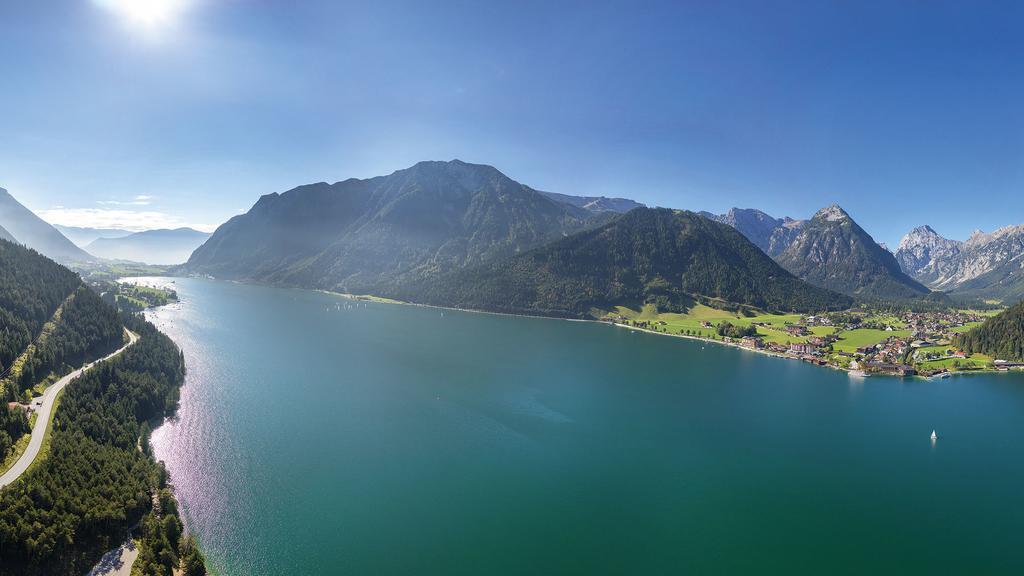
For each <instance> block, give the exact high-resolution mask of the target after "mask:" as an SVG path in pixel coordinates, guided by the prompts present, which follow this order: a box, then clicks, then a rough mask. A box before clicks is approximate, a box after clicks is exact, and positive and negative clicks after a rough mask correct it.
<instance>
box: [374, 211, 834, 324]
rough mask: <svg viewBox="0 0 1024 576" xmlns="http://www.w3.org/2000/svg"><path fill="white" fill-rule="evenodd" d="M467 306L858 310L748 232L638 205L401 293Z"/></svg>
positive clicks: (551, 311)
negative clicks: (723, 305) (726, 305)
mask: <svg viewBox="0 0 1024 576" xmlns="http://www.w3.org/2000/svg"><path fill="white" fill-rule="evenodd" d="M392 294H393V295H394V296H396V297H398V298H403V299H409V300H413V301H419V302H427V303H431V304H438V305H444V306H453V307H458V308H469V309H479V310H490V311H498V312H509V313H529V314H543V315H551V316H562V317H573V318H585V317H588V316H589V315H591V313H592V310H593V309H595V308H596V309H602V310H609V309H611V308H612V307H614V306H616V305H627V306H638V305H640V304H643V303H655V304H657V305H658V308H659V310H667V311H671V310H677V311H681V310H685V309H687V308H688V307H689V306H692V305H693V303H694V301H695V299H720V300H724V301H728V302H732V303H739V304H745V305H749V306H753V307H757V308H762V309H767V310H793V311H814V310H825V309H837V308H844V307H848V306H849V305H850V304H851V301H850V299H849V298H847V297H845V296H842V295H840V294H836V293H834V292H830V291H828V290H823V289H821V288H816V287H814V286H811V285H809V284H807V283H805V282H803V281H802V280H800V279H798V278H795V277H794V276H793V275H792V274H790V273H788V272H786V271H785V270H784V269H782V268H781V267H780V266H779V265H778V264H776V263H775V262H773V261H772V260H771V259H770V258H769V257H768V256H766V255H765V254H764V253H763V252H761V251H760V250H759V249H758V248H757V247H756V246H754V245H753V244H751V243H750V241H748V240H747V239H746V238H744V237H743V236H742V235H741V234H740V233H739V232H737V231H736V230H734V229H732V228H730V227H729V226H727V225H724V224H720V223H718V222H714V221H712V220H709V219H707V218H705V217H703V216H699V215H697V214H695V213H692V212H684V211H675V210H669V209H663V208H662V209H649V208H638V209H635V210H632V211H630V212H629V213H627V214H625V215H623V216H621V217H619V218H617V219H615V220H613V221H612V222H609V223H607V224H605V225H603V226H601V227H599V228H596V229H593V230H587V231H583V232H579V233H577V234H574V235H572V236H569V237H567V238H565V239H562V240H559V241H556V242H553V243H551V244H549V245H547V246H543V247H540V248H537V249H534V250H532V251H529V252H526V253H524V254H521V255H518V256H514V257H512V258H509V259H507V260H502V261H497V262H493V263H489V264H484V265H481V266H478V267H474V268H471V269H466V270H462V271H458V272H455V273H453V274H450V275H446V276H440V277H436V278H432V279H430V280H428V281H426V282H423V283H422V284H421V285H417V286H409V287H403V288H400V289H399V290H396V291H394V292H392Z"/></svg>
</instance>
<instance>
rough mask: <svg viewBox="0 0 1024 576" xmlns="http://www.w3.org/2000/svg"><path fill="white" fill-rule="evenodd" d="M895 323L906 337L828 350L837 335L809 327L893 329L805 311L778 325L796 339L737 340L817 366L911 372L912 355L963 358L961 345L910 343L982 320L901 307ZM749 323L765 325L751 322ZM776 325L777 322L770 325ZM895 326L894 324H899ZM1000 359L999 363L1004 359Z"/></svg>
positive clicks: (941, 338)
mask: <svg viewBox="0 0 1024 576" xmlns="http://www.w3.org/2000/svg"><path fill="white" fill-rule="evenodd" d="M896 318H897V319H898V321H899V323H900V324H901V325H905V326H906V327H907V328H909V329H910V330H911V334H910V336H908V337H903V336H895V335H893V336H889V337H887V338H886V339H885V340H883V341H881V342H878V343H875V344H868V345H865V346H861V347H859V348H857V349H856V351H855V352H853V353H851V352H845V351H834V349H833V346H832V345H833V343H835V342H836V341H837V340H838V337H837V336H835V335H832V334H830V335H826V336H812V335H811V331H810V327H812V326H831V327H835V328H836V330H837V331H840V332H841V331H843V330H854V329H857V328H872V329H876V330H884V331H886V332H894V331H895V329H894V327H893V325H892V324H889V323H881V322H868V321H865V318H864V315H852V314H849V313H847V314H843V315H841V316H839V317H832V316H829V315H820V316H806V317H804V318H802V319H801V323H800V324H787V325H786V326H785V327H783V328H781V330H783V331H784V332H785V333H786V334H788V335H790V336H794V337H796V338H800V340H799V341H796V342H790V343H787V344H779V343H767V342H764V340H763V339H762V338H761V337H759V336H757V337H746V338H743V339H742V340H741V341H740V342H739V344H740V345H741V346H743V347H745V348H751V349H755V350H762V349H763V350H768V351H771V352H774V353H778V354H783V355H786V356H789V357H791V358H796V359H799V360H803V361H805V362H809V363H812V364H817V365H821V366H825V365H834V366H837V367H844V368H849V369H851V370H857V371H862V372H864V373H875V374H892V375H898V376H913V375H915V374H917V371H918V370H917V368H916V367H915V366H914V365H913V364H912V362H914V361H918V360H926V359H934V358H966V354H964V352H963V351H962V350H957V349H955V348H953V347H950V348H948V349H946V350H944V351H943V352H942V353H938V354H936V353H931V354H929V356H930V357H929V358H925V357H924V356H923V355H919V354H918V353H917V352H915V349H918V348H926V347H934V346H938V345H939V344H938V343H940V342H946V343H948V342H951V341H952V339H953V337H954V336H955V331H954V329H955V328H957V327H960V326H965V325H967V324H968V323H971V322H979V321H981V320H983V318H982V317H981V316H978V315H976V314H971V313H966V312H953V311H950V312H906V313H903V314H900V315H897V316H896ZM754 324H755V325H761V326H765V325H764V324H763V323H758V322H755V323H754ZM774 329H776V330H779V329H780V328H777V327H776V328H774ZM905 329H906V328H903V327H902V326H901V328H900V330H905ZM1004 364H1005V363H1004Z"/></svg>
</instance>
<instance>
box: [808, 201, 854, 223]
mask: <svg viewBox="0 0 1024 576" xmlns="http://www.w3.org/2000/svg"><path fill="white" fill-rule="evenodd" d="M814 218H815V219H816V220H826V221H828V222H839V221H842V220H849V219H850V215H849V214H847V213H846V211H845V210H843V209H842V208H841V207H840V206H839V204H832V205H831V206H827V207H825V208H822V209H821V210H818V212H817V213H815V214H814Z"/></svg>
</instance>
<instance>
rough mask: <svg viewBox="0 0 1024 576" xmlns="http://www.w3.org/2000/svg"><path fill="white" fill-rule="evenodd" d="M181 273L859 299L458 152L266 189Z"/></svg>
mask: <svg viewBox="0 0 1024 576" xmlns="http://www.w3.org/2000/svg"><path fill="white" fill-rule="evenodd" d="M625 209H629V211H628V212H627V213H625V214H622V213H620V212H619V210H625ZM645 225H647V226H650V227H651V229H646V228H645ZM601 249H605V250H608V251H609V252H608V253H607V254H605V255H604V257H603V258H604V259H602V256H601V255H600V250H601ZM574 259H576V260H574ZM181 271H182V272H187V273H198V274H210V275H213V276H217V277H221V278H231V279H244V280H256V281H261V282H269V283H274V284H281V285H290V286H303V287H312V288H321V289H328V290H335V291H340V292H349V293H360V294H362V293H372V294H378V295H390V296H395V297H401V298H402V299H406V300H411V301H416V302H431V303H444V304H448V305H460V306H468V307H478V308H480V309H488V310H506V311H507V310H512V309H516V310H521V311H531V312H533V313H541V314H553V315H567V316H581V315H586V314H587V313H588V312H589V310H588V309H587V307H591V306H593V307H597V306H608V305H612V304H615V303H627V302H628V303H630V304H638V303H640V304H642V303H643V302H645V301H648V300H650V301H659V302H661V303H662V304H663V305H664V306H666V307H668V308H669V309H680V308H682V307H683V306H684V305H685V303H686V302H692V301H693V300H694V298H717V299H722V300H729V301H731V302H733V301H734V302H737V303H742V304H748V305H751V306H755V307H768V308H772V309H795V308H796V307H798V306H805V307H806V306H810V303H812V302H817V303H818V304H820V305H822V306H825V305H826V304H827V303H828V302H848V300H847V299H844V298H843V297H841V296H839V295H837V294H834V293H832V292H828V291H823V290H818V289H816V288H813V287H811V286H808V285H807V284H805V283H803V282H802V281H800V280H798V279H796V278H794V277H793V276H792V275H791V274H789V273H787V272H786V271H784V270H782V269H781V268H780V267H778V266H777V265H776V264H775V263H774V262H772V261H771V260H770V259H769V258H767V257H766V256H765V255H764V254H763V253H762V252H761V251H760V250H758V248H757V247H756V246H754V245H753V244H751V243H750V242H749V241H748V240H746V238H744V237H743V236H742V235H741V234H738V233H735V231H733V230H732V229H731V228H729V227H727V226H722V225H720V224H718V223H715V222H711V221H709V220H707V219H706V218H704V217H703V216H700V215H697V214H694V213H689V212H676V211H671V210H662V211H659V210H650V209H647V208H644V207H642V206H640V205H639V204H638V203H632V202H630V201H625V200H621V199H618V200H616V199H607V198H584V197H567V196H564V195H560V194H553V193H542V192H538V191H537V190H535V189H533V188H531V187H529V186H526V185H524V184H520V183H518V182H516V181H514V180H512V179H510V178H508V177H507V176H505V175H504V174H502V173H501V172H500V171H498V170H497V169H495V168H493V167H491V166H486V165H481V164H467V163H465V162H461V161H458V160H455V161H451V162H420V163H418V164H416V165H415V166H412V167H411V168H407V169H404V170H399V171H397V172H395V173H393V174H390V175H388V176H381V177H377V178H371V179H368V180H356V179H351V180H345V181H343V182H338V183H336V184H325V183H320V184H312V185H307V186H300V187H298V188H295V189H292V190H290V191H288V192H285V193H284V194H269V195H266V196H263V197H262V198H260V199H259V201H257V202H256V204H255V205H254V206H253V207H252V209H250V210H249V212H247V213H246V214H243V215H240V216H236V217H235V218H232V219H231V220H230V221H228V222H227V223H225V224H224V225H222V226H221V227H220V228H218V229H217V231H216V232H214V234H213V236H212V237H211V238H210V239H209V240H208V241H207V242H206V243H205V244H204V245H203V246H201V247H200V248H198V249H197V250H196V251H195V252H194V253H193V254H192V257H191V258H189V260H188V262H187V263H186V264H185V265H184V266H183V267H182V268H181ZM513 271H521V272H522V273H523V274H524V276H522V277H518V276H510V275H509V274H510V273H511V272H513ZM477 283H478V284H479V285H477ZM516 287H518V288H516ZM517 290H522V292H519V291H517ZM574 290H578V292H573V291H574ZM784 293H785V294H788V296H787V295H785V294H784ZM826 295H827V296H826Z"/></svg>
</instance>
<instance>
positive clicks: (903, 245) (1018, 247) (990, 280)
mask: <svg viewBox="0 0 1024 576" xmlns="http://www.w3.org/2000/svg"><path fill="white" fill-rule="evenodd" d="M896 258H897V260H899V262H900V265H901V266H902V267H903V269H904V270H906V271H907V273H908V274H910V275H912V276H914V277H915V278H917V279H918V280H920V281H921V282H923V283H925V284H927V285H928V286H931V287H932V288H934V289H937V290H948V291H950V292H951V293H953V294H954V295H958V296H963V297H966V298H974V299H985V300H988V299H991V300H999V301H1003V302H1015V301H1018V300H1021V299H1024V225H1017V226H1007V227H1005V228H1000V229H999V230H996V231H994V232H990V233H987V234H986V233H983V232H980V231H977V232H975V233H974V234H972V235H971V237H970V238H968V239H967V240H966V241H963V242H962V241H958V240H950V239H947V238H944V237H943V236H941V235H940V234H939V233H938V232H936V231H935V230H934V229H932V228H931V227H930V226H919V227H917V228H914V229H913V230H911V231H910V232H909V233H908V234H907V235H906V236H904V237H903V239H902V240H901V241H900V245H899V248H898V250H897V251H896Z"/></svg>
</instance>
